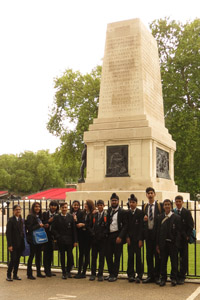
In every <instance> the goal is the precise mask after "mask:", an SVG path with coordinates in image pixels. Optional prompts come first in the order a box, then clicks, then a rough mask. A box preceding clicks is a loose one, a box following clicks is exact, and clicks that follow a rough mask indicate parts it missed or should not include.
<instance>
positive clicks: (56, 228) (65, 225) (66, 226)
mask: <svg viewBox="0 0 200 300" xmlns="http://www.w3.org/2000/svg"><path fill="white" fill-rule="evenodd" d="M60 210H61V213H60V214H58V215H56V216H55V218H54V221H53V223H52V234H53V236H54V238H55V239H56V240H57V242H58V248H59V252H60V258H61V268H62V279H67V278H71V274H70V271H71V268H72V264H73V254H72V249H73V247H76V246H77V233H76V225H75V222H74V218H73V216H72V215H71V214H70V213H68V204H67V203H66V202H65V203H61V204H60ZM66 252H67V267H66V266H65V253H66Z"/></svg>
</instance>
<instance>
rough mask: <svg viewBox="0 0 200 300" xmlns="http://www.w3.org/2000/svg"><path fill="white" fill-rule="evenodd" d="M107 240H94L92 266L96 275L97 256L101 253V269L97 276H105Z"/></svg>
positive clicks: (92, 270)
mask: <svg viewBox="0 0 200 300" xmlns="http://www.w3.org/2000/svg"><path fill="white" fill-rule="evenodd" d="M105 246H106V241H105V240H94V241H93V242H92V267H91V273H92V275H94V276H96V269H97V256H98V253H99V269H98V274H97V276H103V268H104V261H105Z"/></svg>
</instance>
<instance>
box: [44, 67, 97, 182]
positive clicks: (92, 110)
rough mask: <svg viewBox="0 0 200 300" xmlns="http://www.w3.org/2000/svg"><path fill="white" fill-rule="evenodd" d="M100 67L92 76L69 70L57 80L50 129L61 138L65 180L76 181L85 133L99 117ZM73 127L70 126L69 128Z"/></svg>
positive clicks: (57, 155)
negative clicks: (94, 119)
mask: <svg viewBox="0 0 200 300" xmlns="http://www.w3.org/2000/svg"><path fill="white" fill-rule="evenodd" d="M100 77H101V67H100V66H97V67H96V68H95V69H93V70H92V71H91V73H90V74H85V75H83V74H81V73H80V72H79V71H76V72H73V71H72V70H71V69H68V70H66V71H65V72H64V74H63V76H61V77H60V78H56V79H55V89H56V93H55V100H54V104H53V107H52V110H51V114H50V118H49V122H48V124H47V128H48V130H49V131H50V132H51V133H53V134H54V135H57V136H59V137H60V139H61V147H60V151H57V153H56V157H57V159H58V161H61V162H62V165H63V176H64V177H65V180H66V181H73V180H77V178H78V176H79V175H80V174H79V168H80V163H81V151H82V149H83V133H84V131H87V130H88V127H89V124H91V123H92V121H93V118H95V117H96V116H97V112H98V102H99V90H100ZM69 124H70V125H69Z"/></svg>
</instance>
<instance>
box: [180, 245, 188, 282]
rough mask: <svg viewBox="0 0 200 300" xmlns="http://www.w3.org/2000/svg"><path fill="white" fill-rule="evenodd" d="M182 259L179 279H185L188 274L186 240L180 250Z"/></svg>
mask: <svg viewBox="0 0 200 300" xmlns="http://www.w3.org/2000/svg"><path fill="white" fill-rule="evenodd" d="M178 252H179V257H180V269H179V271H178V277H179V278H180V279H185V275H186V273H187V272H188V242H187V241H185V240H182V241H181V247H180V249H179V250H178Z"/></svg>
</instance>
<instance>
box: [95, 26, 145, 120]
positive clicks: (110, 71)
mask: <svg viewBox="0 0 200 300" xmlns="http://www.w3.org/2000/svg"><path fill="white" fill-rule="evenodd" d="M138 46H139V45H138V37H137V34H135V35H134V34H131V29H130V26H124V27H123V26H122V27H120V28H116V29H115V30H114V31H112V30H111V31H110V32H108V33H107V40H106V49H105V57H104V64H103V73H102V81H101V91H100V98H101V101H100V102H101V105H100V107H99V117H101V116H102V117H105V116H106V115H108V116H110V114H113V115H115V114H117V115H126V114H132V113H133V112H134V113H136V112H137V111H138V112H139V110H140V101H138V100H139V97H140V91H139V70H140V69H139V62H138V58H139V55H140V54H139V47H138Z"/></svg>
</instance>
